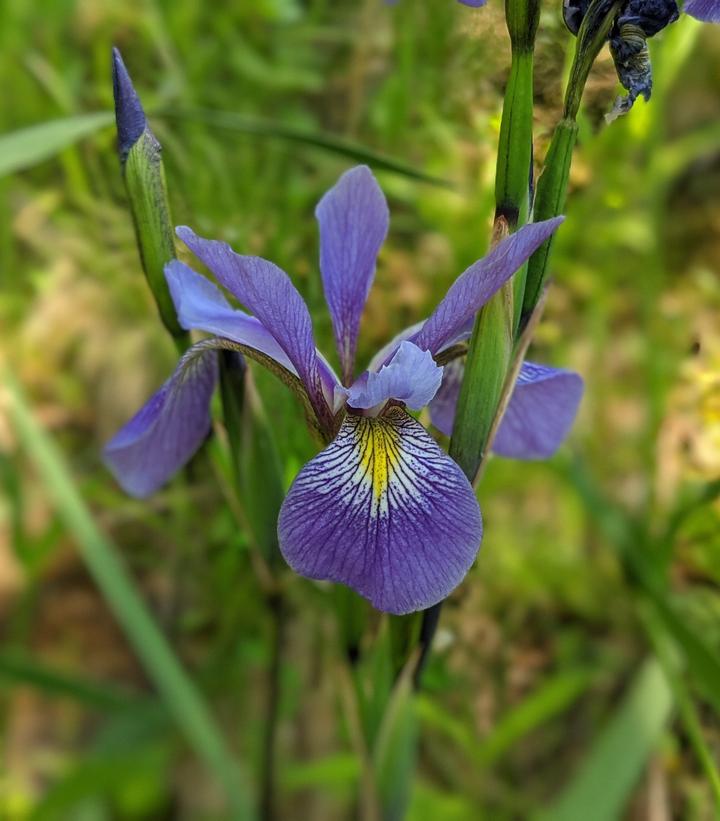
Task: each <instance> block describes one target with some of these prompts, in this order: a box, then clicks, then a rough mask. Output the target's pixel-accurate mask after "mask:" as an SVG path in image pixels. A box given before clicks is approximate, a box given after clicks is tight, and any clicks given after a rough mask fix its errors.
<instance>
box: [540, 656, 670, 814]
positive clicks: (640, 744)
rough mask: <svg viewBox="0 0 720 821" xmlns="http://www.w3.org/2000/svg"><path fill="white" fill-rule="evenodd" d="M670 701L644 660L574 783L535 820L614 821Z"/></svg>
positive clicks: (655, 667) (660, 677) (656, 669)
mask: <svg viewBox="0 0 720 821" xmlns="http://www.w3.org/2000/svg"><path fill="white" fill-rule="evenodd" d="M671 709H672V695H671V691H670V687H669V685H668V683H667V680H666V678H665V676H664V674H663V672H662V669H661V668H660V666H659V664H658V663H657V661H655V660H654V659H648V660H647V661H646V662H645V663H644V664H643V666H642V667H641V669H640V672H639V673H638V674H637V675H636V677H635V680H634V681H633V683H632V686H631V687H630V691H629V692H628V693H627V694H626V695H625V697H624V698H623V700H622V702H621V704H620V706H619V708H618V710H617V711H616V713H615V715H614V716H613V717H612V718H611V720H610V722H609V723H608V724H607V726H606V727H605V729H604V730H603V731H602V732H601V733H600V735H599V736H598V737H597V739H596V740H595V743H594V744H593V746H592V748H591V749H590V751H589V753H588V754H587V756H586V758H585V760H584V761H583V763H582V765H581V766H580V769H579V770H578V772H577V773H576V775H575V777H574V778H573V779H572V781H571V782H570V783H569V784H568V786H567V787H566V788H565V789H564V790H563V792H562V793H561V795H560V797H559V798H558V799H557V800H556V801H555V803H554V804H553V805H552V806H551V807H550V809H549V810H547V811H546V812H543V813H541V814H540V815H539V816H538V817H539V818H540V819H543V820H544V821H550V819H552V821H577V819H579V818H582V819H583V821H614V819H617V818H620V817H621V814H622V811H623V808H624V807H625V805H626V804H627V801H628V799H629V798H630V795H631V793H632V790H633V788H634V787H635V784H636V783H637V781H638V779H639V777H640V775H641V773H642V771H643V769H644V767H645V766H646V764H647V762H648V759H649V758H650V756H651V755H652V753H653V751H654V750H655V748H656V747H657V744H658V742H659V741H660V738H661V737H662V733H663V729H664V727H665V724H666V723H667V721H668V719H669V717H670V712H671Z"/></svg>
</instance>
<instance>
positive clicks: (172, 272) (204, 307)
mask: <svg viewBox="0 0 720 821" xmlns="http://www.w3.org/2000/svg"><path fill="white" fill-rule="evenodd" d="M165 277H166V279H167V281H168V285H169V287H170V294H171V295H172V298H173V302H174V303H175V310H176V311H177V316H178V322H179V323H180V325H181V326H182V327H183V328H185V329H186V330H188V331H189V330H192V329H197V330H201V331H207V332H208V333H212V334H217V335H218V336H221V337H224V338H225V339H230V340H232V341H233V342H239V343H240V344H241V345H247V346H248V347H250V348H254V349H255V350H257V351H260V352H261V353H263V354H265V355H266V356H269V357H270V358H271V359H274V360H275V361H276V362H277V363H278V364H280V365H282V366H283V368H286V369H287V370H288V371H290V373H291V374H293V375H294V376H298V372H297V370H296V368H295V366H294V365H293V363H292V362H291V361H290V359H289V357H288V355H287V354H286V353H285V351H284V350H283V349H282V348H281V347H280V345H279V344H278V342H277V340H276V339H275V337H274V336H273V335H272V334H271V333H270V332H269V331H268V330H267V328H266V327H265V326H264V325H263V324H262V322H260V321H259V320H258V319H256V318H255V317H254V316H250V315H249V314H246V313H245V312H244V311H241V310H239V309H237V308H233V307H232V306H231V305H230V303H229V302H228V301H227V300H226V299H225V297H224V296H223V295H222V293H221V292H220V290H219V288H217V287H216V286H215V285H214V284H213V283H212V282H210V280H209V279H206V278H205V277H204V276H202V275H201V274H198V273H197V272H195V271H193V269H192V268H190V267H189V266H187V265H185V263H183V262H180V261H179V260H173V261H172V262H170V263H168V264H167V265H166V266H165ZM317 358H318V361H317V366H318V370H319V372H320V379H321V382H322V386H323V391H324V395H325V399H326V400H327V402H328V404H330V405H331V406H332V405H333V404H334V397H335V389H336V387H339V386H340V380H339V379H338V378H337V376H336V375H335V372H334V371H333V369H332V368H331V367H330V365H329V364H328V362H327V361H326V360H325V359H324V358H323V357H322V355H321V354H320V353H319V351H318V352H317ZM335 410H337V408H335Z"/></svg>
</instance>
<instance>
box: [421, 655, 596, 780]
mask: <svg viewBox="0 0 720 821" xmlns="http://www.w3.org/2000/svg"><path fill="white" fill-rule="evenodd" d="M595 675H596V674H595V672H593V671H592V670H582V669H581V670H570V671H566V672H562V673H559V674H558V675H556V676H554V677H553V678H551V679H550V680H549V681H547V682H545V683H544V684H543V685H542V686H540V687H539V688H538V689H537V690H535V691H534V692H533V693H531V694H530V695H529V696H528V697H527V698H526V699H525V700H524V701H522V702H520V704H518V705H517V706H516V707H514V708H512V709H511V710H509V711H508V712H507V713H505V715H504V716H503V717H502V718H501V719H500V721H499V722H498V724H497V726H496V727H495V728H494V729H493V730H492V731H491V732H490V733H489V734H488V735H487V736H486V737H485V738H483V739H480V740H478V739H477V737H476V735H475V733H474V732H473V730H472V728H471V727H469V726H468V724H467V722H463V721H461V720H459V719H457V718H455V717H454V716H451V715H449V714H448V713H446V712H445V711H444V710H442V709H440V708H439V707H438V705H437V704H436V703H435V702H433V701H432V700H431V699H429V698H425V697H421V698H420V699H419V700H418V710H419V715H420V718H421V719H422V721H423V723H424V724H426V725H428V726H432V727H433V728H434V729H436V730H438V731H439V732H442V733H443V734H445V735H447V736H448V737H450V738H451V739H452V740H453V741H454V742H455V743H456V744H457V745H458V746H459V747H461V748H462V750H463V751H464V752H465V754H466V755H467V756H468V757H469V758H471V759H472V760H473V761H474V762H475V763H476V764H477V765H479V766H483V767H486V766H488V765H489V764H492V763H493V762H494V761H496V760H497V759H499V758H500V757H501V756H502V755H503V754H504V753H505V752H506V751H507V750H509V749H510V748H511V747H512V746H513V745H514V744H516V743H517V742H518V741H520V740H521V739H522V738H524V737H525V736H526V735H527V734H528V733H530V732H532V731H533V730H534V729H535V728H537V727H540V726H541V725H543V724H544V723H545V722H547V721H549V720H550V719H552V718H553V717H554V716H556V715H558V714H559V713H562V712H563V711H564V710H566V709H567V708H568V707H570V705H571V704H572V703H573V702H574V701H575V700H576V699H577V698H579V697H580V695H582V693H583V692H584V691H585V690H586V689H587V687H588V686H589V684H590V683H591V681H592V680H593V678H594V677H595Z"/></svg>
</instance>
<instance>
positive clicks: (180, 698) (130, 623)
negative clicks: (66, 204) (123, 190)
mask: <svg viewBox="0 0 720 821" xmlns="http://www.w3.org/2000/svg"><path fill="white" fill-rule="evenodd" d="M3 377H4V380H3V381H4V383H5V384H6V385H7V387H8V389H9V391H8V393H9V400H10V401H9V411H10V418H11V420H12V421H13V423H14V425H15V429H16V433H17V436H18V440H19V442H20V445H21V447H22V448H24V450H25V451H26V452H27V454H28V455H29V457H30V458H31V460H32V461H33V463H34V464H35V467H36V469H37V471H38V474H39V476H40V478H41V480H42V481H43V482H44V484H45V486H46V488H47V491H48V493H49V494H50V496H51V497H52V498H53V500H54V502H55V505H56V507H57V510H58V513H59V514H60V516H61V518H62V519H63V521H64V522H65V525H66V527H67V529H68V531H70V533H72V535H73V536H74V538H75V541H76V544H77V547H78V550H79V552H80V555H81V556H82V559H83V561H84V562H85V564H86V565H87V567H88V570H89V571H90V573H91V575H92V576H93V578H94V579H95V582H96V583H97V585H98V587H99V588H100V589H101V591H102V592H103V594H104V596H105V599H106V600H107V603H108V606H109V607H110V609H111V610H112V611H113V613H114V614H115V617H116V618H117V620H118V622H119V623H120V625H121V626H122V628H123V630H124V631H125V634H126V635H127V638H128V641H129V642H130V644H131V645H132V646H133V648H134V649H135V651H136V653H137V655H138V657H139V658H140V660H141V661H142V663H143V665H144V667H145V670H146V671H147V674H148V676H149V677H150V678H151V679H152V681H153V682H154V684H155V686H156V687H157V689H158V691H159V692H160V694H161V695H162V697H163V700H164V701H165V703H166V705H167V708H168V711H169V712H170V713H171V715H172V716H173V717H174V719H175V722H176V723H177V725H178V727H179V728H180V730H181V731H182V732H183V733H184V734H185V736H186V738H187V740H188V742H189V743H190V744H191V745H192V746H193V747H194V749H195V751H196V753H197V754H198V756H199V757H200V758H201V759H203V760H204V761H205V764H206V765H207V767H208V769H209V770H210V772H212V773H215V774H216V775H217V777H218V779H219V780H220V781H221V782H222V784H223V786H224V787H225V791H226V794H227V796H228V800H229V803H230V805H231V806H232V810H233V815H232V817H233V818H249V817H252V811H251V809H250V802H249V799H248V796H247V791H246V787H245V783H244V779H243V778H242V777H241V775H240V772H239V769H238V764H237V762H236V761H235V760H234V759H233V757H232V756H231V755H230V752H229V750H228V749H227V746H226V744H225V740H224V738H223V735H222V733H221V732H220V730H219V729H218V727H217V726H216V725H215V722H214V720H213V717H212V714H211V713H210V710H209V708H208V705H207V704H206V703H205V701H204V699H203V697H202V695H201V694H200V692H199V691H198V690H197V688H196V687H195V685H194V684H193V682H192V680H191V679H190V677H189V676H188V674H187V673H186V672H185V670H184V669H183V668H182V666H181V665H180V662H179V661H178V659H177V657H176V656H175V655H174V653H173V651H172V649H171V647H170V645H169V644H168V642H167V640H166V639H165V637H164V636H163V634H162V633H161V632H160V630H159V629H158V627H157V625H156V624H155V622H154V621H153V619H152V617H151V615H150V613H149V612H148V609H147V607H146V606H145V604H144V602H143V601H142V599H141V598H140V595H139V594H138V592H137V590H136V588H135V586H134V584H133V582H132V579H131V577H130V576H129V574H128V572H127V570H126V569H125V566H124V564H123V563H122V562H121V561H120V559H119V557H118V551H117V548H116V547H115V545H113V544H112V542H111V541H110V540H109V539H108V538H107V537H105V536H104V535H103V534H102V533H101V532H100V531H99V530H98V528H97V526H96V525H95V522H94V521H93V519H92V516H91V515H90V512H89V511H88V509H87V507H86V506H85V503H84V502H83V500H82V498H81V497H80V494H79V493H78V491H77V489H76V487H75V484H74V482H73V479H72V476H71V474H70V472H69V470H68V468H67V467H66V465H65V463H64V460H63V457H62V454H61V453H60V451H59V450H58V449H57V447H56V445H55V443H54V442H53V441H52V439H50V437H49V436H48V435H47V434H46V433H45V431H44V430H43V429H42V428H41V427H40V426H39V425H38V424H37V422H36V421H35V419H34V418H33V416H32V414H31V412H30V409H29V407H28V405H27V403H26V400H25V398H24V397H23V395H22V393H21V390H20V387H19V385H18V384H17V383H16V381H15V380H14V379H13V378H12V377H11V376H10V374H9V373H3Z"/></svg>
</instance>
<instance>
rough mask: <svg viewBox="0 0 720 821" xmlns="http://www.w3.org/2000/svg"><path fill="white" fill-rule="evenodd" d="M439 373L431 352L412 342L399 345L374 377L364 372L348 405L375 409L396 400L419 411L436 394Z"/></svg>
mask: <svg viewBox="0 0 720 821" xmlns="http://www.w3.org/2000/svg"><path fill="white" fill-rule="evenodd" d="M442 372H443V369H442V368H441V367H439V366H438V365H436V364H435V360H434V359H433V358H432V354H431V353H430V351H421V350H420V348H418V347H417V345H413V343H412V342H401V343H400V346H399V347H398V350H397V353H396V354H395V355H394V356H393V358H392V359H391V360H390V362H388V364H387V365H384V366H383V367H382V368H381V369H380V370H379V371H378V372H377V373H374V372H373V371H366V372H365V373H364V374H363V375H362V376H361V377H360V378H359V379H358V380H357V382H355V383H354V384H353V385H352V386H351V387H350V390H349V391H348V394H347V396H348V404H349V405H350V406H351V407H353V408H374V407H375V406H376V405H379V404H380V403H381V402H385V401H387V400H388V399H397V400H398V401H400V402H403V403H404V404H406V405H407V406H408V407H409V408H411V409H412V410H420V408H424V407H425V405H427V404H428V402H429V401H430V400H431V399H432V398H433V396H435V394H436V393H437V391H438V388H439V387H440V383H441V381H442Z"/></svg>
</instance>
